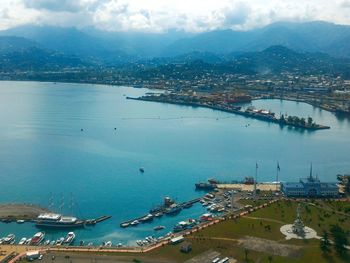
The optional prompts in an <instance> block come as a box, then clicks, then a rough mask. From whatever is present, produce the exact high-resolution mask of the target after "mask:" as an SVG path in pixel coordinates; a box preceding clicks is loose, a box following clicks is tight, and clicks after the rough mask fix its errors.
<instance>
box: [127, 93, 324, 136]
mask: <svg viewBox="0 0 350 263" xmlns="http://www.w3.org/2000/svg"><path fill="white" fill-rule="evenodd" d="M126 98H127V99H130V100H139V101H150V102H159V103H166V104H174V105H183V106H191V107H202V108H209V109H213V110H219V111H224V112H228V113H233V114H237V115H241V116H244V117H247V118H253V119H258V120H262V121H266V122H272V123H276V124H279V125H280V126H282V127H283V126H290V127H295V128H298V129H304V130H310V131H315V130H325V129H330V128H331V127H330V126H326V125H321V124H316V123H307V122H305V123H303V122H302V121H300V120H301V119H302V118H301V119H299V118H298V117H296V116H293V118H292V119H288V118H284V117H281V118H276V117H275V116H274V113H273V114H271V113H263V112H262V111H253V110H245V111H243V110H241V107H238V106H231V105H230V106H228V105H221V104H218V105H213V104H204V103H201V102H190V101H182V100H171V99H165V98H164V97H163V96H162V97H161V98H160V97H159V96H142V97H138V98H133V97H126ZM297 120H298V121H297Z"/></svg>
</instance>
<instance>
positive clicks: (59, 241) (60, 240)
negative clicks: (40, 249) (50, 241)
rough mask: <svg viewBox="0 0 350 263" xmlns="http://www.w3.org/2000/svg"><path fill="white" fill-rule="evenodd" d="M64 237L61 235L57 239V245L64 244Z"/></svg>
mask: <svg viewBox="0 0 350 263" xmlns="http://www.w3.org/2000/svg"><path fill="white" fill-rule="evenodd" d="M63 241H64V237H60V238H59V239H57V240H56V246H60V245H62V244H63Z"/></svg>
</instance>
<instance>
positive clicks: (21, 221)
mask: <svg viewBox="0 0 350 263" xmlns="http://www.w3.org/2000/svg"><path fill="white" fill-rule="evenodd" d="M16 222H17V224H23V223H24V220H21V219H20V220H17V221H16Z"/></svg>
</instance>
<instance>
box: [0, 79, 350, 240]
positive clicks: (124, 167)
mask: <svg viewBox="0 0 350 263" xmlns="http://www.w3.org/2000/svg"><path fill="white" fill-rule="evenodd" d="M145 92H147V90H144V89H134V88H129V87H112V86H102V85H83V84H54V83H37V82H0V184H1V191H0V202H26V203H37V204H41V205H44V206H47V205H48V203H49V201H48V199H49V197H50V193H53V194H54V197H55V201H56V206H58V205H59V198H60V196H61V195H62V194H64V196H65V197H66V199H65V200H66V204H67V206H68V203H69V200H68V199H69V196H70V193H73V195H74V198H75V200H76V203H77V206H76V207H75V213H76V214H77V215H78V216H81V217H84V218H92V217H97V216H101V215H105V214H106V215H112V216H113V217H112V219H110V220H108V221H105V222H103V223H101V224H98V225H96V226H95V227H91V228H87V229H84V230H79V231H76V232H77V239H78V240H82V239H83V240H86V241H89V240H91V241H96V242H101V241H107V240H112V241H114V242H124V243H126V242H129V243H130V242H133V241H135V240H136V239H140V238H143V237H145V236H148V235H151V234H154V233H153V230H152V229H153V227H154V226H156V225H165V226H167V229H166V230H164V232H162V233H160V234H164V233H166V232H168V231H170V230H171V227H172V226H173V225H174V224H175V223H177V222H178V221H181V220H183V219H187V218H191V217H195V218H196V217H198V216H199V215H200V214H201V213H203V212H204V210H203V209H202V208H201V207H200V206H199V205H196V206H194V207H193V208H191V209H189V210H185V211H183V212H182V213H181V214H180V215H178V216H176V217H163V218H162V219H160V220H154V222H153V223H151V224H144V225H140V226H138V227H136V228H127V229H120V228H119V223H120V222H121V221H123V220H126V219H130V218H133V217H136V216H139V215H142V214H144V213H146V211H148V210H149V209H150V208H151V207H152V206H155V205H156V204H159V203H161V202H162V199H163V197H164V196H171V197H173V198H176V199H177V200H178V201H184V200H188V199H192V198H195V197H197V196H200V195H201V193H198V192H196V191H194V183H195V182H197V181H200V180H206V179H208V178H211V177H215V178H218V179H222V180H240V179H242V178H243V177H244V176H247V175H253V174H254V170H255V162H256V161H257V162H258V163H259V180H261V181H274V180H275V174H276V161H277V160H278V161H279V162H280V166H281V174H280V177H281V180H284V181H286V180H298V178H299V177H301V176H307V175H308V171H309V165H310V162H312V163H313V167H314V172H315V173H317V174H318V176H319V177H320V178H321V179H322V180H324V181H334V180H335V176H336V174H338V173H349V172H350V121H349V119H339V118H337V117H336V116H335V115H334V114H332V113H330V112H326V111H323V110H320V109H318V108H314V107H312V106H310V105H307V104H304V103H296V102H291V101H280V100H261V101H254V102H253V105H254V106H256V107H257V108H265V109H271V110H272V111H274V112H276V113H279V112H282V113H288V114H289V115H298V116H304V117H307V116H312V117H313V118H314V119H315V120H316V121H317V122H318V123H321V124H325V125H330V126H331V129H330V130H324V131H316V132H308V131H297V130H295V129H289V128H287V127H285V128H283V129H281V128H280V127H279V126H278V125H275V124H269V123H266V122H263V121H259V120H253V119H248V118H245V117H242V116H236V115H232V114H228V113H224V112H219V111H213V110H210V109H201V108H192V107H184V106H176V105H167V104H159V103H150V102H140V101H132V100H126V98H125V96H140V95H142V94H144V93H145ZM248 124H249V125H248ZM114 128H116V130H115V129H114ZM81 129H83V131H81ZM139 167H144V168H145V171H146V172H145V173H144V174H140V173H139ZM66 212H68V211H67V210H66ZM36 231H37V229H35V227H34V226H32V225H31V224H23V225H17V224H15V223H13V224H1V223H0V236H4V235H7V234H8V233H11V232H13V233H15V234H16V236H17V239H18V238H20V237H23V236H27V237H29V236H31V235H33V234H34V233H35V232H36ZM64 233H65V232H58V233H57V232H54V233H48V238H49V239H52V238H57V237H59V236H62V235H64Z"/></svg>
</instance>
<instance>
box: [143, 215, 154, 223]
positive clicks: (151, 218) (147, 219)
mask: <svg viewBox="0 0 350 263" xmlns="http://www.w3.org/2000/svg"><path fill="white" fill-rule="evenodd" d="M152 220H153V215H152V214H148V215H146V216H144V217H142V218H141V219H140V222H142V223H145V222H150V221H152Z"/></svg>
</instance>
